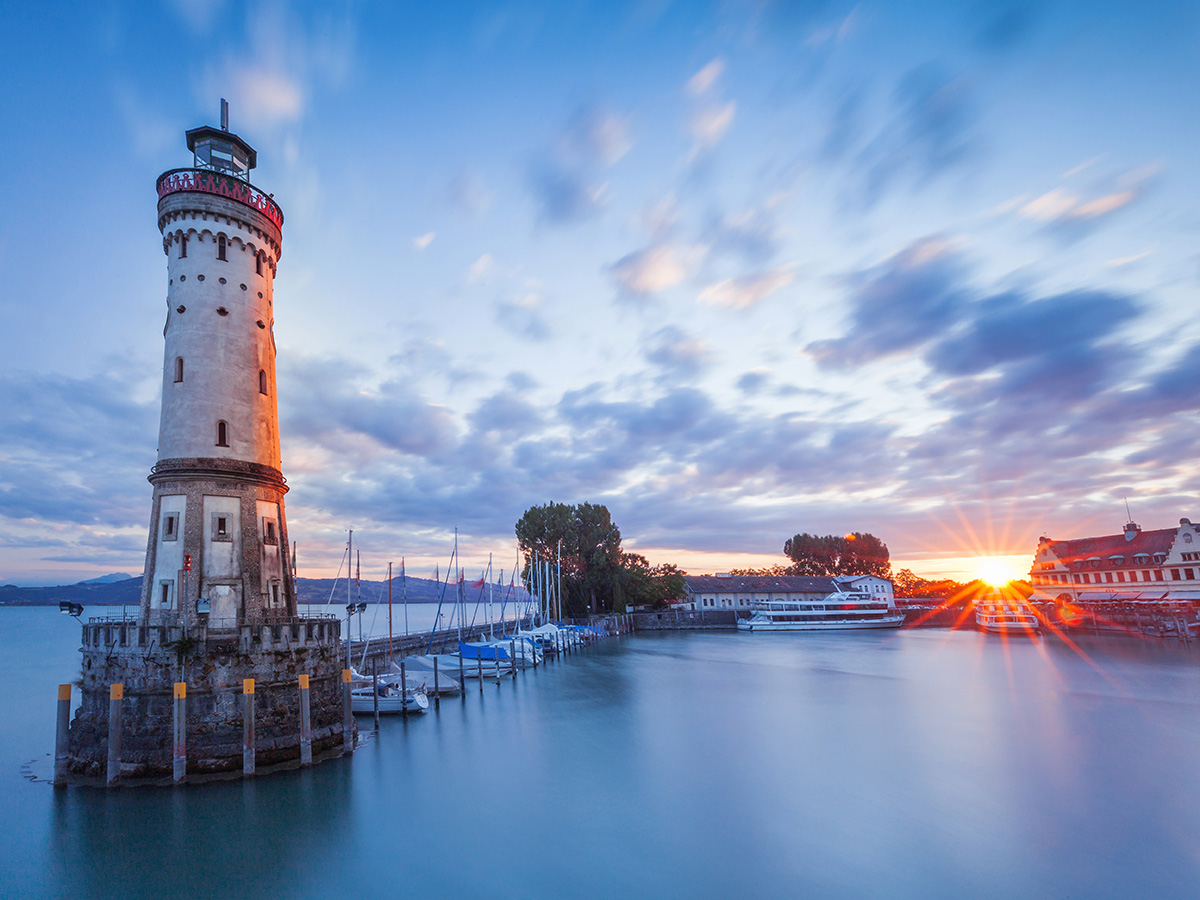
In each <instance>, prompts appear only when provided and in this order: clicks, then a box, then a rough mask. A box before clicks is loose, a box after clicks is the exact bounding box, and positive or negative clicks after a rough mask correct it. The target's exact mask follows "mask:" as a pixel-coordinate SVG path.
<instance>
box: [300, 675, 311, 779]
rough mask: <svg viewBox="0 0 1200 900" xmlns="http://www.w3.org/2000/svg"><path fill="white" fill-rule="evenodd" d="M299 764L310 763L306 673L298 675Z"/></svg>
mask: <svg viewBox="0 0 1200 900" xmlns="http://www.w3.org/2000/svg"><path fill="white" fill-rule="evenodd" d="M300 765H302V766H311V765H312V718H311V716H310V714H309V704H308V675H301V676H300Z"/></svg>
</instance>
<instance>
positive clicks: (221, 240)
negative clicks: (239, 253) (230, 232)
mask: <svg viewBox="0 0 1200 900" xmlns="http://www.w3.org/2000/svg"><path fill="white" fill-rule="evenodd" d="M217 259H225V235H223V234H219V235H217Z"/></svg>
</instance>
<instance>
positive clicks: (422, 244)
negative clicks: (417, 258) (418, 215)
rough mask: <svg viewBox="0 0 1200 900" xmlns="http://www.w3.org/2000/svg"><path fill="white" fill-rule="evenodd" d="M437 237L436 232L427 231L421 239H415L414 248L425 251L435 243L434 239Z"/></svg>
mask: <svg viewBox="0 0 1200 900" xmlns="http://www.w3.org/2000/svg"><path fill="white" fill-rule="evenodd" d="M435 237H437V232H436V231H427V232H425V233H424V234H422V235H420V236H419V237H415V238H413V246H414V247H416V248H417V249H418V250H424V249H425V248H426V247H428V246H429V245H430V244H432V243H433V239H434V238H435Z"/></svg>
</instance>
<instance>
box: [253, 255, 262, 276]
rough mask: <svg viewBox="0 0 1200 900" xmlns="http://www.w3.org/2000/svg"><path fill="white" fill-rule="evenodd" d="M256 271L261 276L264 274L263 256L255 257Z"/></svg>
mask: <svg viewBox="0 0 1200 900" xmlns="http://www.w3.org/2000/svg"><path fill="white" fill-rule="evenodd" d="M254 271H255V272H257V273H258V274H259V275H261V274H262V256H255V257H254Z"/></svg>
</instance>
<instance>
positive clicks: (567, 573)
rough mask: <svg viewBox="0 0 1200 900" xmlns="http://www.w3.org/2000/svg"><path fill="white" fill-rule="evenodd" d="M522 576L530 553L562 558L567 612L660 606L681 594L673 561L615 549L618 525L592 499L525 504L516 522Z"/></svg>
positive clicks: (618, 540)
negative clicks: (659, 561) (654, 563)
mask: <svg viewBox="0 0 1200 900" xmlns="http://www.w3.org/2000/svg"><path fill="white" fill-rule="evenodd" d="M516 531H517V544H518V546H519V547H520V548H521V552H522V553H523V554H524V556H525V572H524V577H525V579H526V581H528V579H529V575H530V570H531V569H530V567H531V565H532V563H533V559H534V555H535V554H536V556H537V558H538V559H548V560H550V561H551V563H552V564H555V565H557V564H558V561H559V559H560V552H561V560H562V592H563V596H562V608H563V612H564V613H565V614H567V615H572V616H576V615H585V614H588V613H595V612H606V611H613V612H618V613H620V612H624V611H625V610H626V608H627V607H629V606H642V605H655V606H661V605H663V604H665V603H666V602H667V601H669V600H673V599H675V598H677V597H682V596H683V592H684V581H683V573H682V572H681V571H680V570H679V569H677V568H676V567H675V566H673V565H669V564H666V565H659V566H651V565H650V563H649V562H648V561H647V560H646V558H645V557H644V556H642V555H640V554H638V553H625V552H624V551H623V550H622V549H621V530H620V529H619V528H618V527H617V525H616V523H615V522H613V520H612V516H611V515H610V514H609V512H608V508H607V507H605V506H603V505H600V504H595V503H580V504H578V505H577V506H571V505H569V504H566V503H547V504H546V505H545V506H531V507H530V508H529V509H527V510H525V514H524V515H523V516H521V519H520V521H519V522H517V528H516Z"/></svg>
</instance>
